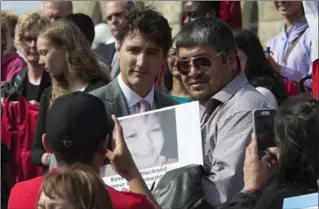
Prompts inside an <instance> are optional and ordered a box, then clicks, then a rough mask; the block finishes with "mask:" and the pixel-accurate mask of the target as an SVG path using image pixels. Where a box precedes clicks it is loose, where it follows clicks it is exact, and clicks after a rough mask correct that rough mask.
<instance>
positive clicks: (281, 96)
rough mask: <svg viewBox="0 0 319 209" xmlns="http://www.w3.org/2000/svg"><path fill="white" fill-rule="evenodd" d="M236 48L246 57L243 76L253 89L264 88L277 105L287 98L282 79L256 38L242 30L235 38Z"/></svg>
mask: <svg viewBox="0 0 319 209" xmlns="http://www.w3.org/2000/svg"><path fill="white" fill-rule="evenodd" d="M235 40H236V42H237V46H238V48H239V49H240V50H241V51H243V52H244V53H245V54H246V55H247V65H246V69H245V74H246V77H247V79H248V81H249V82H250V83H251V84H252V85H253V86H254V87H264V88H267V89H268V90H270V91H271V92H272V93H273V94H274V95H275V97H276V99H277V101H278V104H281V103H282V102H283V101H284V100H285V99H286V98H287V91H286V88H285V83H284V77H282V76H281V75H280V74H279V73H278V72H276V70H275V69H273V67H272V66H271V65H270V63H269V62H268V61H267V59H266V57H265V53H264V50H263V47H262V45H261V43H260V41H259V39H258V37H257V36H256V35H255V34H254V33H253V32H251V31H248V30H244V31H242V32H240V33H238V34H237V35H236V36H235Z"/></svg>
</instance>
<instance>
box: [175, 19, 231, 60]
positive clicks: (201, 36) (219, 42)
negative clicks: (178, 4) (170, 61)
mask: <svg viewBox="0 0 319 209" xmlns="http://www.w3.org/2000/svg"><path fill="white" fill-rule="evenodd" d="M198 45H212V46H214V47H215V48H216V50H217V51H218V52H224V54H223V57H225V55H226V54H227V53H228V52H229V51H230V50H234V51H235V52H237V49H236V42H235V39H234V36H233V32H232V29H231V28H230V26H229V25H228V24H227V23H225V22H224V21H222V20H219V19H217V18H199V19H197V20H195V21H193V22H190V23H188V24H186V25H184V26H183V27H182V29H181V31H180V32H179V33H178V34H177V36H176V48H177V50H178V49H179V48H181V47H192V46H198Z"/></svg>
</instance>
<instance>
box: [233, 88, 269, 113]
mask: <svg viewBox="0 0 319 209" xmlns="http://www.w3.org/2000/svg"><path fill="white" fill-rule="evenodd" d="M234 99H235V100H234V102H233V103H232V104H233V105H234V106H235V109H237V110H238V111H251V110H254V109H260V108H271V105H270V104H269V102H268V101H267V98H266V97H265V96H263V95H262V94H261V93H259V92H258V91H257V89H256V88H255V87H253V86H252V85H251V84H246V85H245V86H244V87H243V88H242V89H240V90H239V91H238V92H237V93H236V95H235V96H234Z"/></svg>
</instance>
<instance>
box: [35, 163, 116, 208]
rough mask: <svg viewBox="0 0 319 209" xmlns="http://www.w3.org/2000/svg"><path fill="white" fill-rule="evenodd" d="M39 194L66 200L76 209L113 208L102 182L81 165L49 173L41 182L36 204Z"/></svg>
mask: <svg viewBox="0 0 319 209" xmlns="http://www.w3.org/2000/svg"><path fill="white" fill-rule="evenodd" d="M41 194H44V195H45V196H47V197H48V198H50V199H54V200H56V199H62V200H66V201H67V202H68V203H70V204H72V206H74V208H76V209H112V208H113V205H112V201H111V198H110V196H109V194H108V192H107V190H106V186H105V184H104V182H103V180H102V179H101V178H100V177H99V175H98V174H97V173H96V172H95V171H94V170H92V168H90V167H88V166H85V165H81V164H76V165H73V166H71V167H70V168H64V169H61V170H58V171H57V172H55V173H49V174H48V175H47V176H46V177H45V178H44V181H43V182H42V185H41V188H40V191H39V195H38V203H39V200H40V196H41Z"/></svg>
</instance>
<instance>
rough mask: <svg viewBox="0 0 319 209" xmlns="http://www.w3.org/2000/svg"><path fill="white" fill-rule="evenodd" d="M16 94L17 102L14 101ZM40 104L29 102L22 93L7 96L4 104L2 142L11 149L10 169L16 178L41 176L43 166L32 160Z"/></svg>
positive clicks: (23, 179) (19, 179) (22, 179)
mask: <svg viewBox="0 0 319 209" xmlns="http://www.w3.org/2000/svg"><path fill="white" fill-rule="evenodd" d="M14 96H16V97H17V98H14V99H17V102H12V101H11V99H13V98H12V97H14ZM38 114H39V106H38V105H33V104H31V103H29V102H28V101H27V100H26V99H25V98H24V97H23V96H22V95H21V94H18V93H16V94H13V95H11V96H9V97H7V98H6V99H5V101H4V104H3V106H2V115H1V142H2V143H4V144H5V145H6V146H7V148H8V149H9V151H10V153H12V156H11V158H10V161H9V164H10V170H11V175H12V176H13V178H14V180H15V181H17V182H19V181H25V180H28V179H31V178H34V177H37V176H39V175H40V174H41V173H42V168H41V167H37V166H35V165H33V164H32V162H31V150H32V144H33V135H34V129H35V126H36V123H37V118H38Z"/></svg>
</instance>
